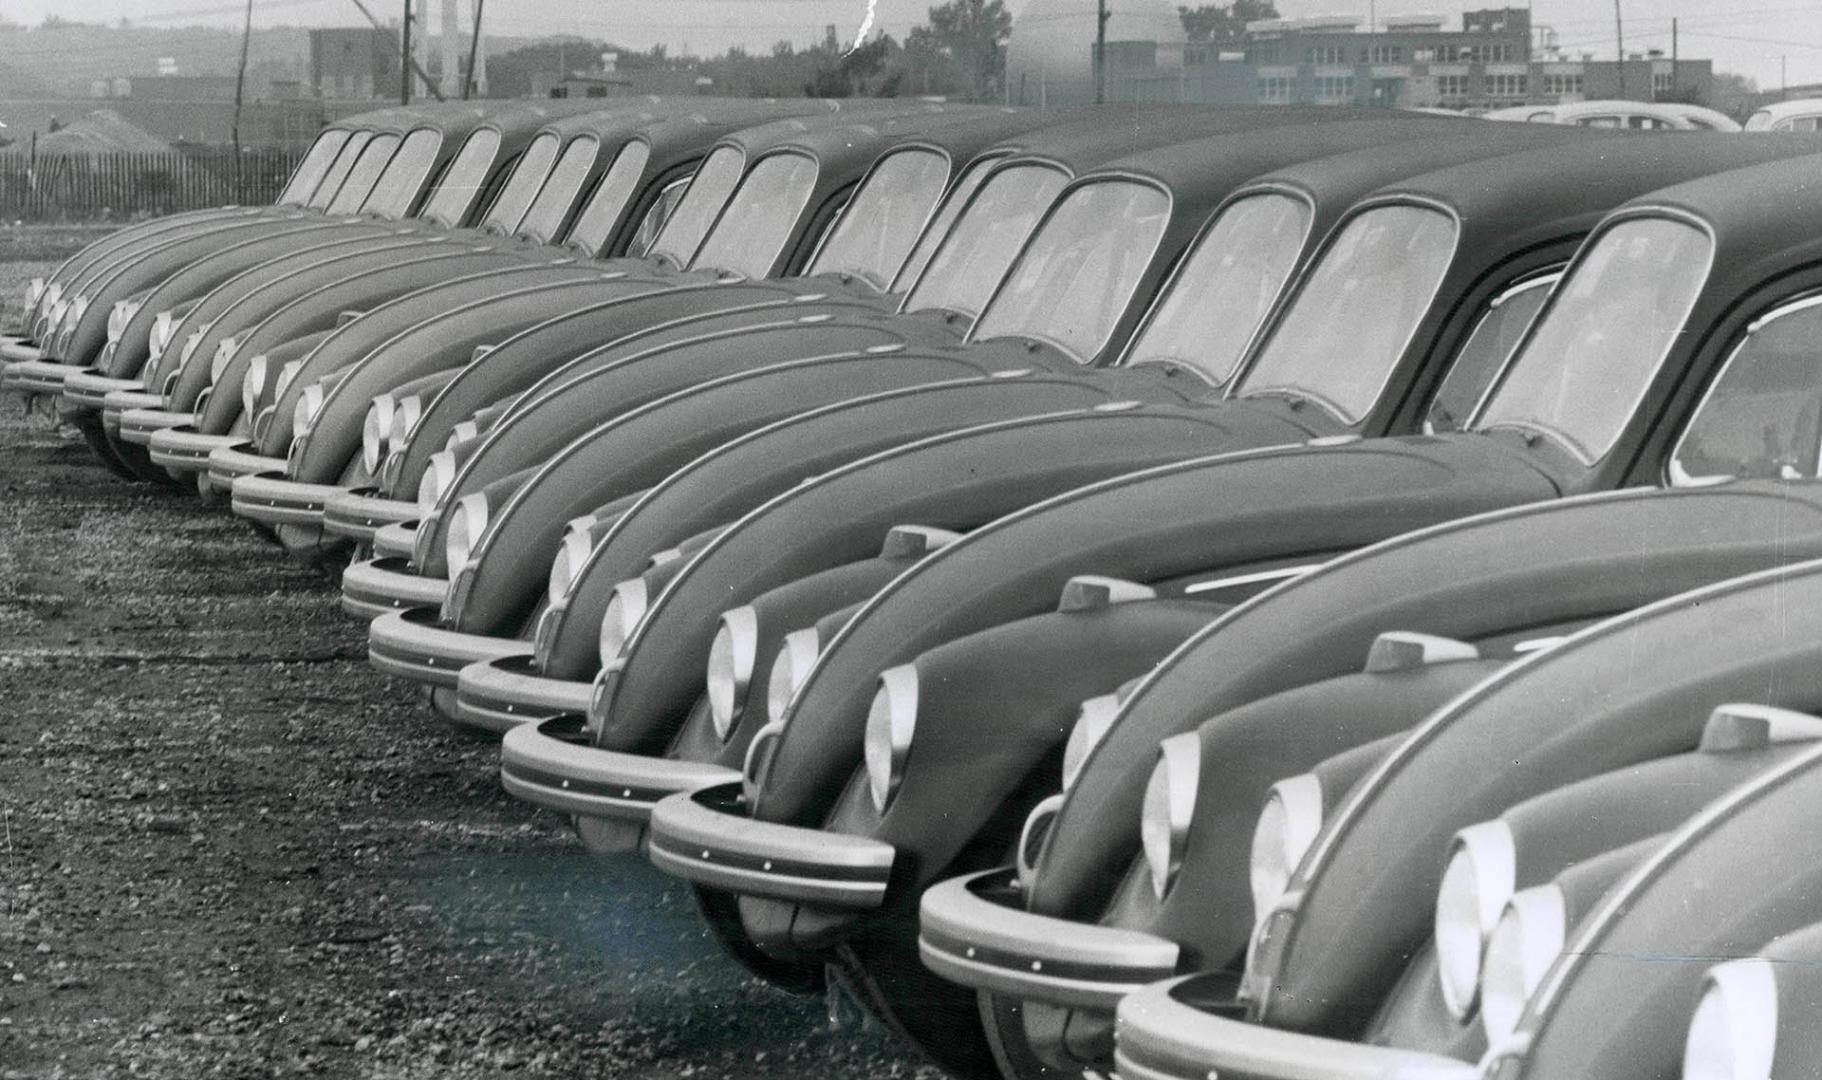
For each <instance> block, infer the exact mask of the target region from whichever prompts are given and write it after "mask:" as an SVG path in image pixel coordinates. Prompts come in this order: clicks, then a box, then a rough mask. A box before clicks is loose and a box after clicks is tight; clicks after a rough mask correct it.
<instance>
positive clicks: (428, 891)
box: [0, 256, 927, 1080]
mask: <svg viewBox="0 0 1822 1080" xmlns="http://www.w3.org/2000/svg"><path fill="white" fill-rule="evenodd" d="M0 257H3V256H0ZM15 257H17V256H15ZM48 267H49V264H26V263H18V262H14V263H11V264H6V265H0V302H4V303H5V305H6V307H7V312H6V318H5V321H7V322H11V320H12V310H11V309H12V307H13V305H14V304H15V303H16V300H15V297H16V296H17V295H18V285H19V283H20V282H22V281H23V280H25V278H27V277H29V276H30V275H31V274H33V273H42V272H44V270H46V269H48ZM0 414H3V415H0V710H3V711H4V716H3V718H0V1078H3V1080H23V1078H28V1077H29V1078H39V1077H47V1078H48V1077H65V1076H68V1077H83V1078H87V1077H125V1076H136V1077H182V1078H185V1080H194V1078H201V1077H214V1076H224V1077H243V1076H244V1077H267V1076H327V1077H384V1078H394V1077H397V1078H407V1077H492V1076H513V1077H519V1076H550V1077H581V1076H588V1077H705V1078H706V1077H722V1076H732V1077H786V1076H791V1077H795V1076H812V1075H813V1076H819V1077H821V1076H828V1077H845V1076H852V1077H861V1076H903V1075H907V1074H911V1073H914V1072H918V1071H920V1070H919V1069H918V1067H917V1065H916V1063H915V1062H914V1061H912V1060H911V1059H909V1058H908V1057H907V1056H905V1054H904V1053H903V1052H902V1051H901V1050H900V1049H898V1047H897V1046H896V1045H895V1044H893V1043H892V1042H891V1041H890V1039H889V1038H888V1037H887V1036H886V1035H885V1034H884V1033H882V1032H880V1031H878V1030H877V1029H874V1028H871V1027H868V1026H866V1025H864V1024H861V1023H859V1022H858V1021H856V1020H853V1019H851V1018H850V1019H847V1020H845V1021H844V1022H843V1023H841V1024H839V1025H832V1024H831V1023H830V1021H829V1019H828V1017H829V1010H828V1006H827V1003H826V1002H824V1001H823V1000H821V999H806V998H798V997H792V996H790V995H787V994H785V993H782V992H780V991H777V990H774V989H772V988H770V987H768V986H765V985H763V984H761V983H758V982H756V981H755V980H752V979H750V978H747V977H746V976H745V975H744V973H743V972H742V971H741V970H740V969H739V968H737V967H736V966H735V965H734V964H733V963H732V962H731V961H728V960H726V959H724V958H723V956H722V955H721V954H720V952H719V951H718V950H717V948H716V946H715V945H714V944H713V943H712V942H711V941H710V940H709V939H708V937H707V935H706V934H705V932H704V931H703V929H702V927H701V925H700V922H699V920H698V918H697V916H696V914H695V911H694V909H693V907H692V902H691V900H690V898H689V895H688V893H687V892H686V891H685V890H683V889H682V888H680V887H678V886H677V885H675V884H673V883H672V882H671V881H670V880H669V879H667V878H665V877H664V876H663V875H661V874H658V873H657V872H656V871H654V870H653V869H652V868H651V867H650V866H649V865H647V864H645V863H644V862H643V861H642V860H637V859H626V860H617V861H605V860H601V859H597V858H594V857H592V856H590V855H588V854H587V853H585V852H584V851H583V849H582V847H581V846H580V845H579V844H578V843H577V842H576V840H575V839H574V838H573V837H572V836H571V835H570V833H569V830H568V827H567V824H566V823H565V822H564V821H562V820H560V819H558V818H557V817H555V816H549V815H544V814H542V813H540V812H538V811H535V810H533V809H531V808H529V807H527V806H525V805H523V804H521V803H518V802H516V801H515V800H513V799H511V798H509V797H508V796H506V795H505V794H504V793H503V792H502V791H501V790H500V786H499V783H498V780H497V769H498V759H499V754H498V749H497V746H495V745H494V744H490V743H486V742H481V741H475V740H472V739H466V738H464V737H461V736H458V735H456V734H454V733H453V732H451V731H450V730H449V729H448V728H446V727H445V726H443V725H442V724H441V723H440V722H438V721H437V720H436V719H435V718H434V717H433V716H432V715H431V714H430V713H429V712H428V710H426V709H425V708H424V707H423V706H421V705H420V704H419V703H418V702H417V701H416V700H415V699H414V698H412V697H411V696H410V695H409V693H408V692H407V691H406V690H405V689H403V688H402V687H401V686H400V685H399V684H396V683H392V682H389V681H387V680H386V679H384V678H383V677H381V676H380V675H378V674H377V673H375V672H373V671H372V670H371V669H369V668H368V667H367V666H366V663H365V660H364V641H365V627H364V626H362V625H360V624H358V623H356V622H354V621H353V620H351V619H349V618H347V617H346V616H344V615H343V614H342V613H341V611H340V610H339V608H338V607H337V604H336V597H337V594H336V591H335V589H334V587H333V585H332V583H331V582H330V581H329V580H328V579H327V578H325V577H324V576H323V575H322V574H321V573H320V572H317V571H313V570H310V569H307V568H304V567H302V566H299V565H296V564H293V563H289V562H287V561H286V559H285V558H284V556H283V555H282V554H281V553H280V552H279V550H278V549H277V548H276V547H275V546H274V545H271V544H269V543H267V542H265V541H263V540H262V539H261V538H260V537H259V536H258V535H256V534H255V533H254V532H253V531H252V530H251V529H250V528H248V527H247V526H246V525H245V524H243V523H241V522H240V521H238V520H236V519H234V518H232V517H231V516H229V515H227V514H225V513H224V512H222V511H221V510H219V509H214V508H209V507H205V506H203V505H202V504H201V503H200V502H199V501H198V500H197V499H195V498H194V497H190V496H186V495H181V494H178V493H176V492H173V491H160V490H154V489H152V488H150V487H147V486H144V485H138V486H135V485H129V484H127V483H125V482H123V481H121V480H119V479H117V478H115V477H114V476H113V475H111V474H109V473H107V472H105V471H104V470H102V469H101V468H100V467H99V466H98V465H96V464H95V463H94V461H93V459H92V457H91V456H90V454H89V451H88V450H87V449H86V448H85V447H84V446H83V445H82V443H81V441H80V440H79V439H78V438H75V437H74V436H72V435H71V434H69V433H67V432H58V431H56V430H55V429H53V428H52V427H51V426H50V425H49V424H48V423H47V422H46V421H45V420H44V419H43V418H41V417H33V418H30V419H27V418H26V417H23V416H22V415H20V412H19V408H18V405H17V403H16V401H14V400H12V399H7V400H6V401H4V402H0ZM847 1015H849V1016H850V1017H851V1016H852V1014H851V1013H849V1014H847ZM924 1071H925V1072H926V1073H927V1070H924Z"/></svg>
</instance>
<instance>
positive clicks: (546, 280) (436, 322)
mask: <svg viewBox="0 0 1822 1080" xmlns="http://www.w3.org/2000/svg"><path fill="white" fill-rule="evenodd" d="M665 287H667V285H666V283H665V282H663V281H661V280H658V279H655V278H628V277H624V276H621V275H617V274H613V273H610V272H607V271H602V270H591V269H589V268H587V267H585V266H578V265H572V264H562V265H550V264H545V265H531V266H526V267H524V268H522V269H513V270H503V271H501V272H499V273H492V274H481V275H476V276H474V277H470V278H467V279H464V280H461V281H452V282H448V283H446V284H442V285H433V286H430V287H429V288H425V289H420V290H418V291H417V292H414V293H410V294H408V295H406V296H403V297H400V298H399V299H397V300H394V301H392V302H390V303H387V304H385V305H383V306H381V307H378V308H375V309H373V310H372V311H369V312H367V313H366V314H365V315H363V316H361V317H360V318H358V319H356V320H354V321H353V322H351V323H349V324H348V325H347V326H344V327H342V329H341V330H339V331H337V333H336V334H335V336H333V337H331V338H330V339H329V340H328V341H326V342H324V343H323V345H322V347H321V348H319V349H317V351H316V352H314V353H312V354H311V356H310V358H309V359H308V360H306V361H304V367H303V370H301V371H299V372H298V374H297V378H296V379H295V380H294V381H293V382H292V383H291V385H290V386H289V387H287V388H286V390H285V393H284V394H283V395H282V397H281V399H280V400H279V402H278V413H277V415H275V416H274V417H273V422H272V426H271V427H270V428H268V429H267V430H266V435H265V440H264V442H263V444H262V445H264V446H265V447H266V448H267V452H269V453H271V454H273V455H275V456H282V455H283V454H284V452H285V448H286V447H287V446H289V445H290V442H291V436H292V433H293V432H292V425H291V410H292V408H293V407H294V406H295V404H296V402H297V399H298V398H299V397H300V396H301V395H302V394H303V392H304V389H305V388H306V387H308V386H309V385H310V384H311V383H313V382H315V381H316V380H318V379H321V378H322V377H323V376H325V375H328V374H330V373H332V372H337V371H342V370H344V369H348V377H347V378H346V379H344V380H342V381H341V382H340V383H339V384H337V386H336V388H335V389H334V390H333V391H331V392H330V394H329V396H328V399H327V400H326V401H325V402H324V404H323V410H322V412H321V414H319V415H318V417H317V421H316V425H315V428H314V430H313V431H312V433H311V439H310V451H309V452H307V453H305V454H304V455H303V456H302V458H301V459H300V460H299V462H298V469H299V470H300V472H299V476H298V477H297V479H303V480H306V481H307V482H315V483H326V482H328V481H329V480H332V479H333V478H334V477H335V476H336V475H338V474H339V473H340V472H341V470H342V468H343V467H344V466H345V465H346V464H347V461H348V459H349V458H350V457H352V456H353V455H355V454H356V453H358V452H359V450H360V445H361V424H362V422H363V421H365V420H366V418H367V404H368V402H370V401H371V400H372V399H373V397H374V396H375V395H376V394H383V393H385V392H386V391H388V390H390V389H392V388H393V387H395V386H397V385H398V384H399V383H402V382H405V381H407V380H409V379H412V378H415V377H417V376H418V375H422V374H424V373H426V372H429V371H435V370H437V369H439V368H446V367H451V366H455V365H458V364H464V363H467V362H468V361H469V360H470V359H471V358H472V356H473V353H474V350H475V349H476V347H478V346H481V345H493V344H496V343H498V342H500V341H501V340H503V339H505V338H506V337H508V336H509V335H511V334H513V333H514V332H516V331H518V330H520V329H523V328H524V327H527V326H531V325H533V324H536V323H538V322H541V321H543V320H544V319H548V318H550V317H552V316H554V315H559V314H561V313H563V312H565V311H568V310H570V309H572V308H574V307H575V306H576V305H577V304H584V303H589V302H591V301H596V300H599V299H602V298H603V297H608V296H614V295H625V294H628V293H636V292H646V291H650V290H652V289H659V288H665Z"/></svg>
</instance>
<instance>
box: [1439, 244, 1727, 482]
mask: <svg viewBox="0 0 1822 1080" xmlns="http://www.w3.org/2000/svg"><path fill="white" fill-rule="evenodd" d="M1713 250H1714V244H1713V242H1712V241H1711V240H1710V239H1709V237H1708V234H1707V233H1706V232H1703V231H1702V230H1701V229H1698V228H1696V227H1695V226H1693V225H1689V224H1686V223H1684V222H1681V221H1673V220H1671V219H1669V218H1635V219H1633V220H1630V221H1623V222H1621V223H1619V224H1618V225H1615V226H1613V227H1612V228H1611V229H1608V230H1607V231H1606V232H1604V233H1603V234H1601V236H1600V238H1599V239H1598V240H1595V241H1593V247H1591V248H1588V249H1587V254H1585V255H1584V256H1583V257H1582V260H1581V262H1579V263H1578V264H1577V265H1576V266H1575V268H1574V270H1573V271H1572V272H1571V273H1570V275H1569V277H1568V278H1567V279H1565V280H1564V281H1563V283H1562V284H1561V285H1560V286H1558V288H1557V290H1556V295H1555V298H1554V299H1553V300H1552V301H1551V303H1550V306H1549V307H1548V308H1547V309H1546V310H1545V311H1544V313H1543V315H1542V317H1541V319H1540V321H1539V322H1538V325H1537V330H1536V332H1534V333H1533V334H1532V335H1531V337H1530V338H1529V339H1527V340H1526V342H1525V344H1524V346H1523V348H1522V349H1521V350H1520V351H1519V354H1518V358H1517V359H1515V360H1514V361H1513V362H1512V369H1511V371H1510V372H1509V373H1508V374H1507V375H1506V378H1505V380H1504V381H1503V382H1501V383H1500V384H1499V386H1498V388H1496V389H1495V390H1494V391H1493V395H1492V397H1491V398H1489V399H1488V401H1487V404H1486V406H1485V407H1484V408H1483V409H1482V410H1481V414H1480V416H1479V417H1478V418H1477V419H1476V422H1475V426H1476V427H1478V428H1483V429H1485V428H1502V427H1504V428H1517V429H1520V430H1522V431H1527V432H1537V433H1541V434H1544V435H1547V436H1549V437H1550V438H1552V439H1554V440H1556V441H1558V442H1560V443H1562V444H1563V445H1564V446H1566V447H1568V448H1569V450H1570V452H1572V453H1573V454H1575V456H1576V457H1577V458H1578V459H1580V460H1581V461H1582V462H1583V463H1584V464H1593V463H1594V462H1595V461H1598V460H1600V458H1601V457H1603V456H1604V455H1605V454H1606V453H1607V451H1608V450H1611V449H1612V448H1613V444H1614V442H1615V441H1616V440H1618V438H1619V436H1620V432H1621V431H1622V430H1624V429H1625V426H1626V422H1627V421H1628V420H1630V419H1631V418H1632V413H1633V411H1634V410H1636V409H1637V408H1638V403H1639V402H1640V401H1641V400H1643V398H1644V396H1645V390H1646V388H1647V387H1648V386H1649V385H1650V383H1651V377H1652V375H1653V374H1654V373H1655V372H1656V371H1657V369H1658V366H1659V365H1660V364H1662V363H1663V362H1664V357H1665V355H1666V354H1668V353H1669V351H1670V346H1671V343H1672V342H1674V341H1675V340H1676V335H1677V332H1678V331H1679V330H1681V329H1682V326H1683V320H1684V319H1685V318H1686V317H1687V316H1688V315H1689V309H1690V307H1691V306H1693V305H1694V304H1695V298H1696V294H1697V293H1698V292H1699V291H1700V290H1701V287H1702V282H1703V281H1704V280H1706V279H1707V277H1708V266H1709V257H1710V255H1711V254H1712V253H1713Z"/></svg>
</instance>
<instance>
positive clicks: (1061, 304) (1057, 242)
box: [969, 180, 1170, 362]
mask: <svg viewBox="0 0 1822 1080" xmlns="http://www.w3.org/2000/svg"><path fill="white" fill-rule="evenodd" d="M1169 223H1170V196H1168V195H1166V194H1165V193H1164V192H1162V191H1160V190H1158V189H1157V188H1155V187H1152V186H1151V185H1150V184H1135V183H1131V182H1129V181H1113V180H1102V181H1098V182H1096V183H1092V184H1084V185H1083V186H1081V187H1079V188H1077V189H1075V190H1074V191H1072V192H1070V193H1069V194H1068V195H1066V196H1064V198H1063V202H1062V204H1061V205H1059V206H1058V207H1057V209H1056V212H1055V213H1053V214H1051V215H1050V217H1049V218H1047V219H1046V220H1045V221H1044V224H1043V227H1042V228H1040V229H1039V230H1038V233H1037V235H1036V236H1034V237H1032V238H1031V243H1030V244H1028V245H1027V246H1026V248H1025V250H1024V252H1023V253H1021V254H1020V255H1019V259H1018V262H1017V263H1016V264H1015V265H1014V266H1013V268H1012V271H1011V272H1010V273H1009V274H1008V275H1007V276H1006V283H1005V285H1003V286H1001V288H1000V291H999V295H997V296H995V297H994V298H993V300H992V302H991V303H989V304H988V305H987V310H986V311H984V312H982V313H981V318H980V322H978V323H976V324H975V327H974V332H973V333H972V334H970V335H969V337H970V338H971V339H972V340H975V341H985V340H987V339H989V338H996V337H1012V336H1018V337H1027V338H1036V339H1037V340H1039V341H1046V342H1049V343H1050V344H1052V345H1055V346H1056V347H1057V348H1059V349H1062V350H1063V351H1064V352H1066V353H1068V354H1069V355H1070V356H1073V357H1074V358H1075V359H1076V360H1078V361H1082V362H1087V361H1089V360H1092V359H1093V358H1094V355H1095V354H1096V353H1098V352H1100V350H1101V347H1102V346H1103V345H1105V344H1106V343H1107V338H1108V336H1109V335H1111V334H1112V333H1113V328H1114V324H1115V323H1117V322H1119V321H1120V314H1121V313H1122V312H1124V311H1125V310H1126V305H1127V303H1128V302H1129V301H1130V300H1131V299H1132V294H1133V290H1134V289H1137V288H1138V287H1139V279H1140V278H1141V277H1143V276H1144V274H1145V268H1146V266H1147V265H1149V263H1150V262H1151V256H1152V252H1154V251H1156V250H1157V248H1158V241H1159V239H1161V238H1162V237H1163V235H1164V227H1165V226H1166V225H1168V224H1169Z"/></svg>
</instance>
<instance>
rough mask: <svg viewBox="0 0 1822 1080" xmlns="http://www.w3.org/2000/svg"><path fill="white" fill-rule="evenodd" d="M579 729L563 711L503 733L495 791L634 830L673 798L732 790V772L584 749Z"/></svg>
mask: <svg viewBox="0 0 1822 1080" xmlns="http://www.w3.org/2000/svg"><path fill="white" fill-rule="evenodd" d="M586 725H587V721H586V720H585V719H584V717H583V716H582V715H581V714H580V713H566V714H564V715H562V716H557V717H553V718H551V719H549V720H544V721H541V722H539V723H536V724H521V725H519V726H517V727H514V728H513V729H512V730H511V731H508V732H507V733H506V735H505V737H504V738H502V739H501V740H500V784H501V786H503V787H505V788H506V790H507V791H508V792H509V793H511V794H512V795H514V796H515V797H517V798H520V799H524V800H525V801H526V802H529V803H534V804H536V805H538V806H542V807H545V808H547V809H551V810H558V811H562V812H563V813H566V814H575V815H577V816H578V817H584V818H601V819H607V820H614V821H621V822H631V823H635V824H644V823H645V822H646V820H647V818H648V817H650V816H651V814H652V811H653V808H654V807H655V806H657V805H659V804H660V802H661V800H662V801H668V799H669V798H670V797H672V796H674V795H675V794H676V793H678V792H692V791H696V790H697V789H700V788H704V787H710V786H716V785H719V786H716V788H715V789H716V790H721V787H722V786H728V785H731V786H732V787H733V789H734V790H735V791H736V792H738V791H739V788H740V774H739V773H738V772H737V771H735V770H733V769H729V768H724V767H722V766H720V765H711V764H708V763H705V762H697V761H674V760H671V759H668V758H652V757H643V756H641V755H638V754H625V753H620V752H618V751H613V750H603V749H601V748H600V747H597V746H591V745H589V738H588V732H587V730H586ZM653 857H654V858H656V854H655V852H654V856H653Z"/></svg>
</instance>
